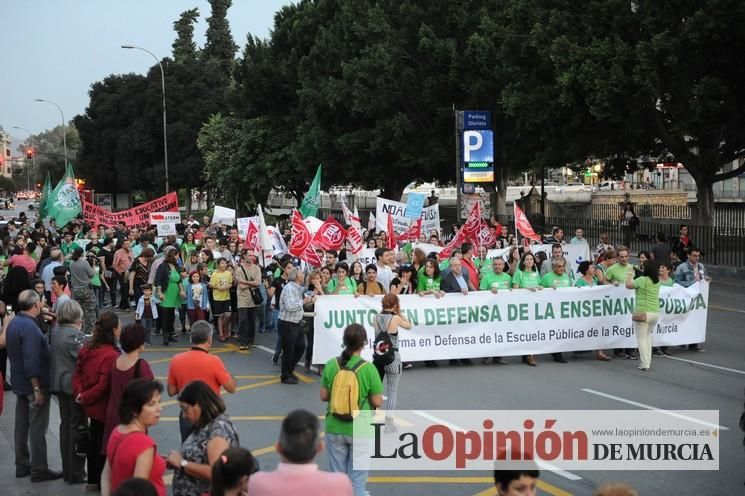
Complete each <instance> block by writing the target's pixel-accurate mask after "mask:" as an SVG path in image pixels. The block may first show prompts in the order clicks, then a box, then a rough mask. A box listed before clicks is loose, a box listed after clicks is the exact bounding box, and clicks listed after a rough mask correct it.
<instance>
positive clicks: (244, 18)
mask: <svg viewBox="0 0 745 496" xmlns="http://www.w3.org/2000/svg"><path fill="white" fill-rule="evenodd" d="M290 3H292V2H291V1H290V0H233V6H232V7H231V8H230V10H229V11H228V19H229V21H230V28H231V32H232V34H233V39H234V40H235V42H236V43H237V44H238V45H239V46H240V47H241V49H242V48H243V46H244V45H245V40H246V35H247V34H248V33H251V34H253V35H255V36H259V37H262V38H266V37H268V36H269V32H270V30H271V28H272V25H273V23H274V13H275V12H276V11H277V10H278V9H279V8H280V7H282V6H283V5H287V4H290ZM0 4H1V6H2V8H1V9H0V47H2V62H3V64H2V69H3V70H2V76H0V125H2V126H3V127H4V128H5V130H6V131H7V132H8V133H10V134H11V135H12V136H13V137H14V138H18V139H20V140H24V139H26V136H27V133H25V132H24V131H20V130H17V129H13V126H19V127H24V128H28V129H29V130H31V131H32V132H34V133H38V132H41V131H43V130H45V129H49V128H52V127H54V126H57V125H59V124H61V122H62V119H61V117H60V114H59V111H58V110H57V109H56V108H55V107H54V106H53V105H50V104H48V103H37V102H34V99H35V98H43V99H47V100H53V101H54V102H56V103H57V104H58V105H59V106H60V107H61V108H62V111H63V112H64V115H65V120H66V121H68V122H69V121H70V120H72V118H73V116H75V115H77V114H80V113H82V112H83V111H84V110H85V107H86V106H87V105H88V90H89V88H90V85H91V84H92V83H93V82H95V81H99V80H101V79H103V78H104V77H105V76H107V75H109V74H112V73H113V74H124V73H129V72H135V73H139V74H145V73H146V72H147V70H148V68H149V67H150V66H152V65H153V64H154V63H155V61H154V60H153V58H152V57H150V55H148V54H147V53H145V52H142V51H139V50H124V49H122V48H120V45H122V44H132V45H138V46H141V47H144V48H147V49H148V50H150V51H151V52H153V53H154V54H155V55H157V56H158V57H159V58H163V57H166V56H170V54H171V43H173V40H174V38H175V33H174V31H173V22H174V21H175V20H176V19H178V16H179V14H180V13H181V12H183V11H184V10H188V9H191V8H193V7H197V8H198V9H199V13H200V18H199V22H198V24H197V25H196V26H195V29H194V38H195V41H196V43H197V45H199V46H200V47H201V46H203V45H204V41H205V40H204V33H205V31H206V28H207V23H206V19H207V17H209V16H210V6H209V3H208V2H207V0H2V2H0ZM166 90H167V88H166Z"/></svg>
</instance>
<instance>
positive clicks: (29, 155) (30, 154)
mask: <svg viewBox="0 0 745 496" xmlns="http://www.w3.org/2000/svg"><path fill="white" fill-rule="evenodd" d="M26 158H27V159H28V160H31V159H32V158H34V149H33V148H31V147H30V146H29V147H28V148H26Z"/></svg>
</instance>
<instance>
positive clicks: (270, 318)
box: [266, 308, 279, 332]
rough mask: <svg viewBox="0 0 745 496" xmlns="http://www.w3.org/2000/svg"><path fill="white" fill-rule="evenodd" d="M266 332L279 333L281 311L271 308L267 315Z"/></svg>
mask: <svg viewBox="0 0 745 496" xmlns="http://www.w3.org/2000/svg"><path fill="white" fill-rule="evenodd" d="M266 318H267V322H266V330H267V332H278V330H279V328H278V321H279V310H277V309H276V308H270V309H268V310H267V314H266Z"/></svg>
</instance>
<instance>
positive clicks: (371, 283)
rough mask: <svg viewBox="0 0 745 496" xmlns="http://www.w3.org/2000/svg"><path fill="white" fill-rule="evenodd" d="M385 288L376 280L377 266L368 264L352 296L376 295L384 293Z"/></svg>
mask: <svg viewBox="0 0 745 496" xmlns="http://www.w3.org/2000/svg"><path fill="white" fill-rule="evenodd" d="M384 294H385V288H383V284H382V283H380V282H378V267H377V266H376V265H375V264H368V265H367V267H365V280H364V281H362V283H360V284H358V285H357V290H356V291H355V293H354V296H376V295H384Z"/></svg>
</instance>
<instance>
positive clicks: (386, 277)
mask: <svg viewBox="0 0 745 496" xmlns="http://www.w3.org/2000/svg"><path fill="white" fill-rule="evenodd" d="M375 258H376V259H377V265H378V275H377V276H376V279H377V281H378V282H379V283H380V284H382V285H383V289H385V292H386V293H387V292H388V291H390V289H391V281H392V280H393V269H392V267H393V263H394V254H393V250H391V249H389V248H378V249H376V250H375Z"/></svg>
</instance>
